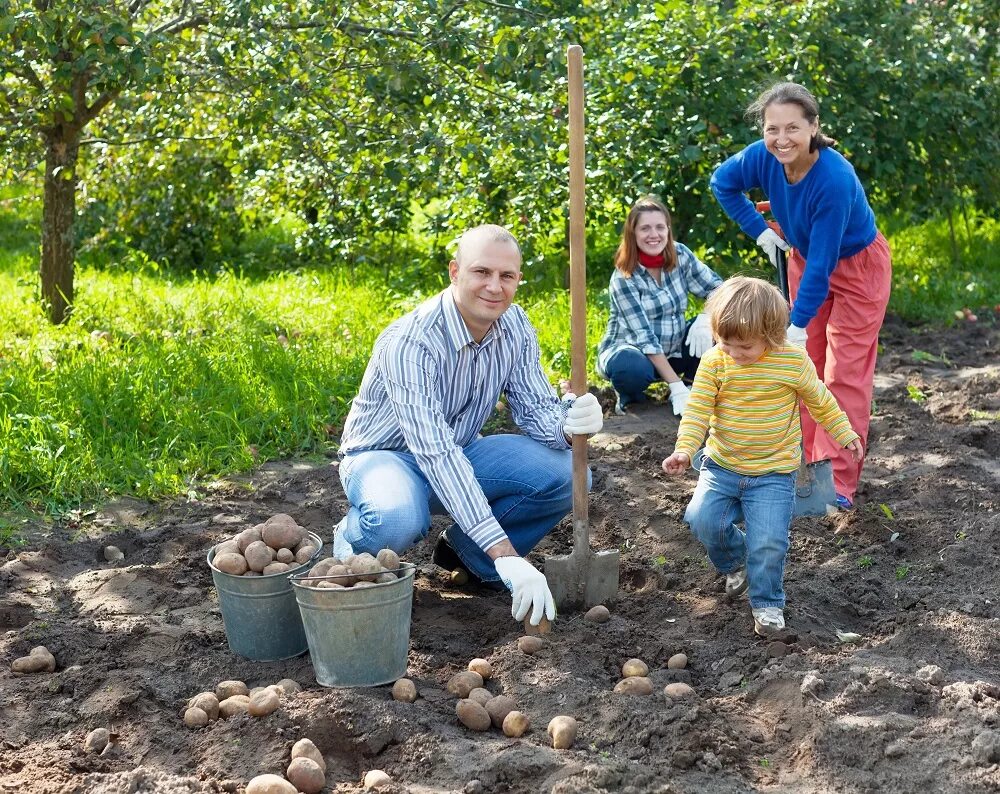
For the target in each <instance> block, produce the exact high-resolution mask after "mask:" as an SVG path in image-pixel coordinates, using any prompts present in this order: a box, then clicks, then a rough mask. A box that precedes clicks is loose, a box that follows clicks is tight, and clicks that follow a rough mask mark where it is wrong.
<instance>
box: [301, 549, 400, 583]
mask: <svg viewBox="0 0 1000 794" xmlns="http://www.w3.org/2000/svg"><path fill="white" fill-rule="evenodd" d="M397 570H399V555H398V554H396V552H394V551H393V550H392V549H382V551H380V552H379V553H378V554H377V555H375V556H374V557H373V556H372V555H371V554H368V553H367V552H364V553H362V554H352V555H351V556H349V557H348V558H347V559H345V560H341V559H338V558H337V557H329V558H327V559H325V560H320V561H319V562H318V563H316V565H314V566H313V568H312V570H311V571H309V577H308V581H306V582H305V584H308V585H311V586H312V587H322V588H328V589H332V590H336V589H343V588H345V587H351V588H354V589H359V588H362V587H372V586H373V585H376V584H382V583H384V582H395V581H396V578H397V577H396V573H395V571H397ZM313 577H330V578H325V579H317V578H313Z"/></svg>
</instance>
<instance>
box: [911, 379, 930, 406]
mask: <svg viewBox="0 0 1000 794" xmlns="http://www.w3.org/2000/svg"><path fill="white" fill-rule="evenodd" d="M906 393H907V395H908V396H909V398H910V399H911V400H913V402H915V403H922V402H923V401H924V400H926V399H927V395H926V394H924V392H923V390H922V389H921V388H920V387H919V386H914V385H913V384H912V383H907V384H906Z"/></svg>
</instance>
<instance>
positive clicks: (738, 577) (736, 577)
mask: <svg viewBox="0 0 1000 794" xmlns="http://www.w3.org/2000/svg"><path fill="white" fill-rule="evenodd" d="M749 586H750V582H749V581H747V569H746V568H740V569H739V570H738V571H733V572H732V573H727V574H726V598H729V599H736V598H739V597H740V596H741V595H743V594H744V593H745V592H746V591H747V587H749Z"/></svg>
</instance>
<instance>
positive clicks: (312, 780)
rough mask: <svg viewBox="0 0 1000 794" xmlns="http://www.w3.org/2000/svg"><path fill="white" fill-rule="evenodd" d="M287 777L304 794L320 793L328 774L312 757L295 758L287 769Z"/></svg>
mask: <svg viewBox="0 0 1000 794" xmlns="http://www.w3.org/2000/svg"><path fill="white" fill-rule="evenodd" d="M285 777H287V778H288V782H289V783H291V784H292V785H293V786H295V788H297V789H298V790H299V791H301V792H303V793H304V794H319V792H320V791H321V790H322V789H323V786H325V785H326V775H324V774H323V770H322V769H321V768H320V765H319V764H317V763H316V762H315V761H313V760H312V759H311V758H293V759H292V763H290V764H289V765H288V769H287V770H286V771H285Z"/></svg>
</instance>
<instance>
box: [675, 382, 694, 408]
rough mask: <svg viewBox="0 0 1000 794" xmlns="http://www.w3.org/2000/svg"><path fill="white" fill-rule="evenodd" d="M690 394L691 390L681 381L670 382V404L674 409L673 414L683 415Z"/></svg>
mask: <svg viewBox="0 0 1000 794" xmlns="http://www.w3.org/2000/svg"><path fill="white" fill-rule="evenodd" d="M690 396H691V390H690V389H689V388H688V387H687V386H685V385H684V384H683V383H682V382H681V381H677V382H676V383H671V384H670V405H671V407H672V408H673V409H674V416H681V415H683V413H684V409H685V408H687V404H688V397H690Z"/></svg>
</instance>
